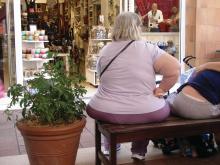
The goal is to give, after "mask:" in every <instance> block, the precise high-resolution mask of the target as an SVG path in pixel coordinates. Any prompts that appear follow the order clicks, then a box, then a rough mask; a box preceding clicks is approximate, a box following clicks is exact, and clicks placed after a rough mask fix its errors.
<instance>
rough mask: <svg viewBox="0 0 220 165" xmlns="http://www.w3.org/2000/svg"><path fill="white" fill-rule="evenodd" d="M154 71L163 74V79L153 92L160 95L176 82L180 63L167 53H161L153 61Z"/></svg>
mask: <svg viewBox="0 0 220 165" xmlns="http://www.w3.org/2000/svg"><path fill="white" fill-rule="evenodd" d="M154 68H155V71H156V72H157V73H159V74H161V75H163V79H162V81H161V83H160V84H159V87H158V88H159V89H158V88H156V89H155V91H154V94H155V95H156V96H161V95H162V94H164V93H165V92H167V91H168V90H169V89H170V88H172V87H173V85H174V84H175V83H176V82H177V80H178V78H179V75H180V63H179V62H178V60H177V59H176V58H174V57H172V56H171V55H169V54H167V53H166V54H164V55H161V56H160V57H159V58H158V59H157V60H156V61H155V63H154Z"/></svg>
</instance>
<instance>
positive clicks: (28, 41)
mask: <svg viewBox="0 0 220 165" xmlns="http://www.w3.org/2000/svg"><path fill="white" fill-rule="evenodd" d="M22 42H27V43H42V42H49V41H34V40H33V41H30V40H22Z"/></svg>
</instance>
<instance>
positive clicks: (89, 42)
mask: <svg viewBox="0 0 220 165" xmlns="http://www.w3.org/2000/svg"><path fill="white" fill-rule="evenodd" d="M155 4H156V8H157V11H161V14H162V17H163V19H162V20H161V21H160V22H158V23H157V25H156V26H157V30H156V31H154V30H155V29H154V30H153V28H152V27H151V26H152V24H151V23H150V20H151V19H150V18H149V17H148V16H146V15H147V14H148V13H149V12H151V10H152V8H153V6H154V5H155ZM179 4H180V3H179V0H169V3H165V2H164V1H163V0H126V1H122V0H108V1H106V0H71V1H69V0H57V1H54V0H21V1H20V5H21V7H20V13H21V31H22V32H21V35H22V62H21V63H22V67H21V68H22V71H23V75H17V76H18V77H22V79H23V80H24V81H23V83H25V82H26V81H27V80H30V79H32V78H34V74H36V73H39V72H40V71H41V70H42V66H43V63H45V62H52V61H53V60H54V58H51V54H56V58H59V59H62V60H63V61H64V63H65V69H66V71H67V72H69V71H70V69H69V65H68V62H69V60H71V61H73V62H74V63H75V64H76V68H75V71H76V72H79V73H81V74H82V75H84V76H85V77H86V79H87V82H88V83H89V84H91V85H93V86H98V83H99V82H98V81H99V80H98V78H97V73H96V62H97V59H98V52H99V50H100V49H101V48H102V47H103V46H104V45H106V44H107V43H108V42H111V27H112V26H113V23H114V19H115V17H116V16H117V15H118V14H119V13H120V12H122V11H133V12H136V13H137V14H139V15H140V17H141V19H142V21H143V26H142V31H143V33H142V36H143V38H144V39H146V40H147V42H150V43H154V44H157V45H158V46H159V47H160V48H161V49H164V50H166V51H167V52H169V53H170V54H171V55H173V56H175V57H176V58H177V59H179V60H180V59H181V57H180V54H181V53H180V23H181V19H180V14H179V11H180V5H179ZM1 12H2V13H4V14H1V17H2V18H1V29H0V30H1V31H0V34H3V33H4V31H5V30H6V22H7V21H6V19H3V18H6V17H3V16H4V15H5V14H6V11H4V5H3V7H2V8H1ZM157 13H158V12H157ZM2 36H3V35H2ZM2 41H3V40H1V42H2ZM3 45H4V44H3V43H1V48H3ZM6 50H7V49H6ZM1 51H2V49H1ZM2 54H7V53H1V59H3V58H2ZM55 60H56V59H55ZM4 61H7V59H6V57H5V60H4ZM8 64H9V62H5V65H8ZM8 68H9V69H8V71H7V69H4V73H3V69H1V72H0V73H1V79H2V80H3V81H4V80H5V81H6V79H7V77H9V78H8V79H10V76H6V75H10V74H8V73H9V71H10V66H8ZM11 70H13V69H11ZM3 75H5V76H3ZM14 77H16V76H14ZM14 79H15V78H14ZM5 84H7V85H6V88H7V87H8V86H9V84H10V83H9V81H8V83H5Z"/></svg>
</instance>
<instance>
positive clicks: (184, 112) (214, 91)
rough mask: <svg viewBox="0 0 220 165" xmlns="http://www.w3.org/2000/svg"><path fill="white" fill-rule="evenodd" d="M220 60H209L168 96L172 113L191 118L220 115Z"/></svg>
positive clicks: (206, 117) (207, 117)
mask: <svg viewBox="0 0 220 165" xmlns="http://www.w3.org/2000/svg"><path fill="white" fill-rule="evenodd" d="M219 84H220V62H208V63H206V64H203V65H200V66H199V67H197V68H196V70H195V72H194V73H193V74H192V76H191V77H190V78H189V80H188V82H187V83H185V84H183V85H182V86H181V87H180V88H179V89H178V90H177V91H178V93H177V94H176V95H173V96H172V95H171V96H170V97H168V101H169V103H170V105H171V107H172V109H171V110H172V113H173V114H175V115H178V116H180V117H184V118H189V119H209V118H215V117H218V116H220V87H219Z"/></svg>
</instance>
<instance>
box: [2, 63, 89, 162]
mask: <svg viewBox="0 0 220 165" xmlns="http://www.w3.org/2000/svg"><path fill="white" fill-rule="evenodd" d="M44 68H45V71H43V72H41V73H39V74H37V75H36V78H35V79H33V80H31V81H28V82H27V85H26V86H22V85H20V84H16V85H13V86H11V87H10V89H9V90H8V96H9V97H11V103H10V106H13V105H15V104H16V103H20V106H21V107H22V119H19V120H18V121H17V122H16V126H17V128H18V129H19V130H20V132H21V134H22V136H23V138H24V142H25V147H26V151H27V154H28V158H29V162H30V164H31V165H50V164H51V165H73V164H75V159H76V154H77V149H78V146H79V139H80V134H81V132H82V130H83V128H84V126H85V123H86V120H85V117H84V115H83V110H84V109H85V103H84V101H83V100H82V97H83V95H84V94H85V93H86V90H85V88H84V87H83V86H81V85H80V84H81V82H82V81H83V80H84V79H83V78H82V77H81V76H80V75H76V74H75V75H69V74H65V71H64V69H63V68H64V67H63V64H62V62H56V63H55V64H44ZM49 76H50V78H49V79H48V77H49ZM10 106H9V107H10ZM6 113H7V114H8V115H9V114H10V111H9V110H6Z"/></svg>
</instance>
